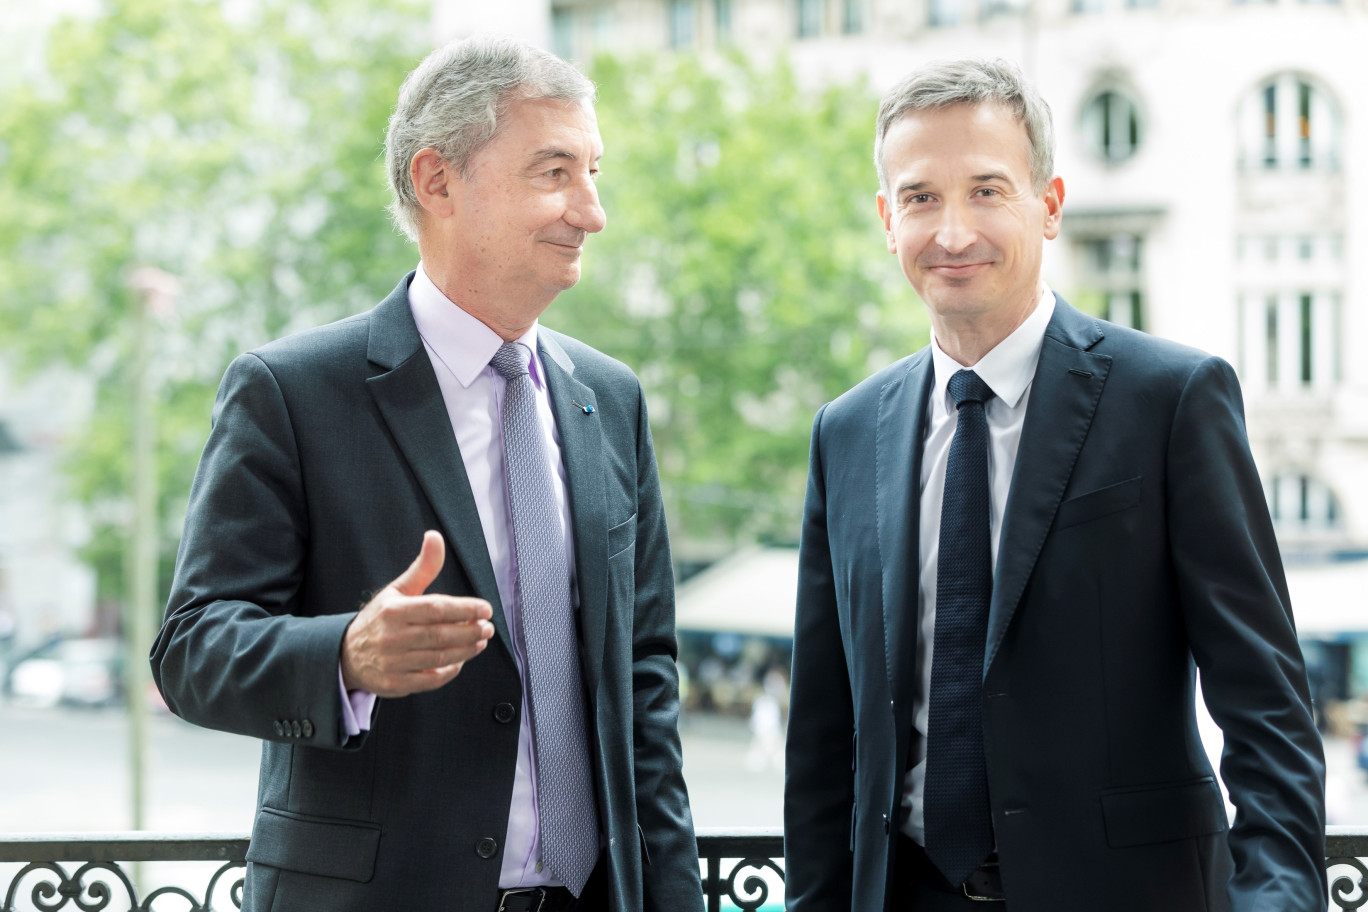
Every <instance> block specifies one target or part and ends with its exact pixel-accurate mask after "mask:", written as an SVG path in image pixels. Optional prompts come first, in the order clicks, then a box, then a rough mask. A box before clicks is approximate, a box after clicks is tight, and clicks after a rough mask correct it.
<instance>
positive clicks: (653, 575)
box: [632, 389, 703, 912]
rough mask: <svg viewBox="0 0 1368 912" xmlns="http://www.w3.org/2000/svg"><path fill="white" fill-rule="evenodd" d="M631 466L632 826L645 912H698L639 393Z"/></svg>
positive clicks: (661, 515) (669, 616)
mask: <svg viewBox="0 0 1368 912" xmlns="http://www.w3.org/2000/svg"><path fill="white" fill-rule="evenodd" d="M636 463H637V534H636V552H635V556H634V561H635V563H634V569H633V572H634V576H635V603H634V611H635V613H634V616H633V620H632V702H633V719H632V740H633V747H634V751H635V753H634V760H633V770H634V778H635V786H636V803H637V823H638V825H639V826H640V827H641V835H642V837H643V838H644V839H645V842H646V845H647V846H648V847H649V851H650V855H649V857H648V858H645V859H643V861H644V865H643V868H642V891H643V897H644V908H645V910H646V912H702V909H703V887H702V884H701V882H700V878H699V870H698V844H697V842H696V840H695V837H694V826H693V817H692V815H691V813H690V811H689V795H688V791H687V790H686V788H685V785H684V773H683V763H684V755H683V750H682V748H681V746H680V742H679V670H678V666H677V665H676V661H677V658H678V640H677V638H676V634H675V599H674V570H673V568H672V565H671V561H670V545H669V540H668V538H667V534H666V529H665V510H664V505H663V504H662V502H661V496H660V479H659V476H658V474H657V471H656V461H655V452H654V448H653V446H652V443H651V429H650V424H649V423H648V421H647V416H646V402H645V399H644V397H643V396H642V395H641V393H640V390H639V389H638V412H637V459H636Z"/></svg>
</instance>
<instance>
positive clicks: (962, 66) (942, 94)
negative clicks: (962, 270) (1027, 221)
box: [874, 59, 1054, 197]
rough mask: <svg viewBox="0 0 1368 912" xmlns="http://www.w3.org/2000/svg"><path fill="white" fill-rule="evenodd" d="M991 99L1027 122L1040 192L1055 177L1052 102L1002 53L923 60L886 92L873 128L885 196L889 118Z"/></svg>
mask: <svg viewBox="0 0 1368 912" xmlns="http://www.w3.org/2000/svg"><path fill="white" fill-rule="evenodd" d="M990 103H991V104H1000V105H1004V106H1006V107H1007V108H1008V110H1010V111H1011V112H1012V113H1013V114H1015V115H1016V118H1017V120H1019V121H1021V124H1022V126H1024V127H1025V128H1026V137H1027V139H1028V140H1029V141H1030V144H1031V147H1030V162H1031V189H1032V191H1033V192H1035V193H1041V192H1043V191H1044V190H1045V185H1046V184H1048V183H1049V182H1050V178H1052V177H1054V122H1053V120H1052V119H1051V117H1050V106H1049V105H1048V104H1046V103H1045V99H1044V98H1042V97H1040V93H1039V92H1037V91H1036V90H1035V88H1034V87H1033V86H1032V85H1031V84H1030V83H1028V82H1027V81H1026V77H1025V76H1023V75H1022V73H1021V70H1020V69H1018V68H1017V65H1016V64H1014V63H1012V62H1010V61H1007V60H1002V59H998V60H973V59H966V60H945V61H937V62H934V63H930V64H927V65H926V66H924V67H921V68H920V69H917V70H915V71H913V72H912V74H911V75H909V76H907V77H906V78H905V79H903V81H902V82H900V83H898V84H897V85H895V86H894V87H893V88H891V89H889V90H888V91H887V92H886V93H884V97H883V100H882V101H881V102H879V119H878V121H877V125H876V127H875V131H874V168H875V170H876V171H877V172H878V174H879V189H880V190H881V191H883V194H884V196H885V197H887V196H888V175H887V174H886V173H885V171H884V162H883V144H884V137H885V136H887V135H888V131H889V129H890V128H891V127H892V126H893V124H895V123H897V122H898V120H899V119H900V118H902V117H904V116H906V115H907V114H908V113H910V112H912V111H926V110H933V109H936V108H948V107H951V106H953V105H961V104H968V105H981V104H990Z"/></svg>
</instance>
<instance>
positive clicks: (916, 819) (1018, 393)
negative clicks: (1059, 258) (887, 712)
mask: <svg viewBox="0 0 1368 912" xmlns="http://www.w3.org/2000/svg"><path fill="white" fill-rule="evenodd" d="M1053 314H1054V294H1053V293H1052V292H1051V291H1050V290H1049V289H1048V288H1045V287H1044V286H1042V290H1041V294H1040V298H1039V299H1038V300H1037V302H1036V307H1035V310H1033V311H1032V312H1031V314H1030V316H1028V317H1027V318H1026V319H1025V320H1024V321H1022V324H1021V325H1020V326H1018V327H1017V328H1016V329H1015V330H1013V331H1012V334H1011V335H1009V336H1008V337H1007V338H1005V339H1003V340H1002V341H1001V342H999V343H998V344H997V346H995V347H994V348H993V350H992V351H990V352H988V354H986V355H984V356H983V357H982V358H981V359H980V360H979V362H978V363H977V364H975V365H974V366H973V367H972V368H970V369H971V370H973V371H974V373H976V374H978V376H979V379H980V380H982V381H983V382H984V383H987V384H988V386H989V388H990V389H992V391H993V394H994V395H993V398H992V399H990V400H988V403H987V404H986V406H985V407H984V415H985V417H986V418H987V421H988V477H989V480H990V486H989V498H990V500H991V510H990V512H989V535H990V539H989V541H990V547H991V550H992V561H993V567H994V575H995V576H996V567H997V557H998V544H999V538H1000V537H1001V535H1002V515H1003V511H1004V510H1005V509H1006V508H1007V492H1008V490H1009V489H1010V488H1011V486H1012V470H1013V468H1014V467H1015V466H1016V456H1017V446H1018V445H1019V444H1020V442H1021V428H1022V425H1023V424H1024V423H1025V420H1026V403H1027V401H1028V400H1029V399H1030V397H1031V380H1032V379H1033V378H1034V377H1035V371H1036V364H1037V363H1038V362H1039V361H1040V348H1041V346H1042V345H1043V344H1044V342H1045V327H1046V326H1048V325H1049V322H1050V317H1051V316H1052V315H1053ZM931 363H932V367H933V369H934V371H935V380H934V383H933V386H932V388H931V395H930V397H929V398H928V399H927V403H926V416H925V424H926V434H925V437H924V438H923V441H922V467H921V526H920V528H919V529H918V539H919V549H918V552H919V554H918V557H919V562H920V563H919V569H920V573H919V574H918V583H919V585H918V598H917V611H918V621H917V652H916V655H915V656H914V657H913V661H915V662H916V663H917V664H916V668H917V671H918V674H917V675H916V676H915V677H914V678H913V681H914V686H915V691H914V693H913V695H912V734H913V738H912V743H911V745H910V747H909V750H910V757H909V760H908V765H909V769H908V771H907V775H906V777H905V778H904V780H903V798H902V806H903V809H904V811H905V814H904V815H903V820H902V824H901V829H902V832H903V833H905V834H907V835H908V836H909V837H911V838H912V839H914V840H916V841H917V843H918V844H920V845H925V844H926V825H925V821H924V818H923V816H922V794H923V792H924V791H925V788H926V729H927V718H928V715H929V709H930V707H929V705H928V704H929V698H930V694H931V662H932V660H933V656H932V653H933V651H934V645H935V640H936V569H937V561H938V557H939V554H940V519H941V500H942V498H943V497H944V495H945V464H946V461H947V460H948V459H949V457H950V441H951V440H952V439H954V436H955V427H956V425H957V423H958V421H959V413H958V412H957V410H956V409H955V405H954V403H953V402H952V401H951V400H950V394H949V393H948V392H947V391H946V385H947V384H948V383H949V382H950V378H951V377H952V376H953V375H954V374H955V373H956V372H957V371H960V370H963V369H964V367H963V365H961V364H960V363H959V362H957V361H955V359H954V358H951V357H950V356H949V355H947V354H946V353H945V352H944V351H942V350H941V347H940V344H939V343H938V342H937V341H936V339H935V336H934V335H933V336H932V338H931Z"/></svg>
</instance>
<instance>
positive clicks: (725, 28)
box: [713, 0, 732, 44]
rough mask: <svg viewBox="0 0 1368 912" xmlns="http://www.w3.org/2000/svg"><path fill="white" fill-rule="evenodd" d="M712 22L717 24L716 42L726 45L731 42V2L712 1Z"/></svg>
mask: <svg viewBox="0 0 1368 912" xmlns="http://www.w3.org/2000/svg"><path fill="white" fill-rule="evenodd" d="M713 21H714V22H715V23H716V24H717V42H718V44H726V43H728V42H730V41H731V40H732V5H731V0H713Z"/></svg>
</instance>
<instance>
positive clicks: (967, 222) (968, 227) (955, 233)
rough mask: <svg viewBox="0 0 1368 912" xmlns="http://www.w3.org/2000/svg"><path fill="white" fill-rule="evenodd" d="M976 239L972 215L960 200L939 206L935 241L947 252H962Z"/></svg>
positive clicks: (976, 233)
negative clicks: (938, 220)
mask: <svg viewBox="0 0 1368 912" xmlns="http://www.w3.org/2000/svg"><path fill="white" fill-rule="evenodd" d="M976 240H978V230H977V229H976V228H975V226H974V219H973V215H972V214H971V213H970V212H969V211H968V207H967V206H965V205H964V204H963V203H960V202H947V203H946V204H945V205H944V206H943V207H942V208H941V214H940V222H939V224H938V225H937V226H936V243H937V244H939V245H940V247H941V249H943V250H945V251H946V252H947V253H952V254H955V253H963V252H964V251H965V250H968V249H969V248H970V247H972V246H973V244H974V242H975V241H976Z"/></svg>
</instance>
